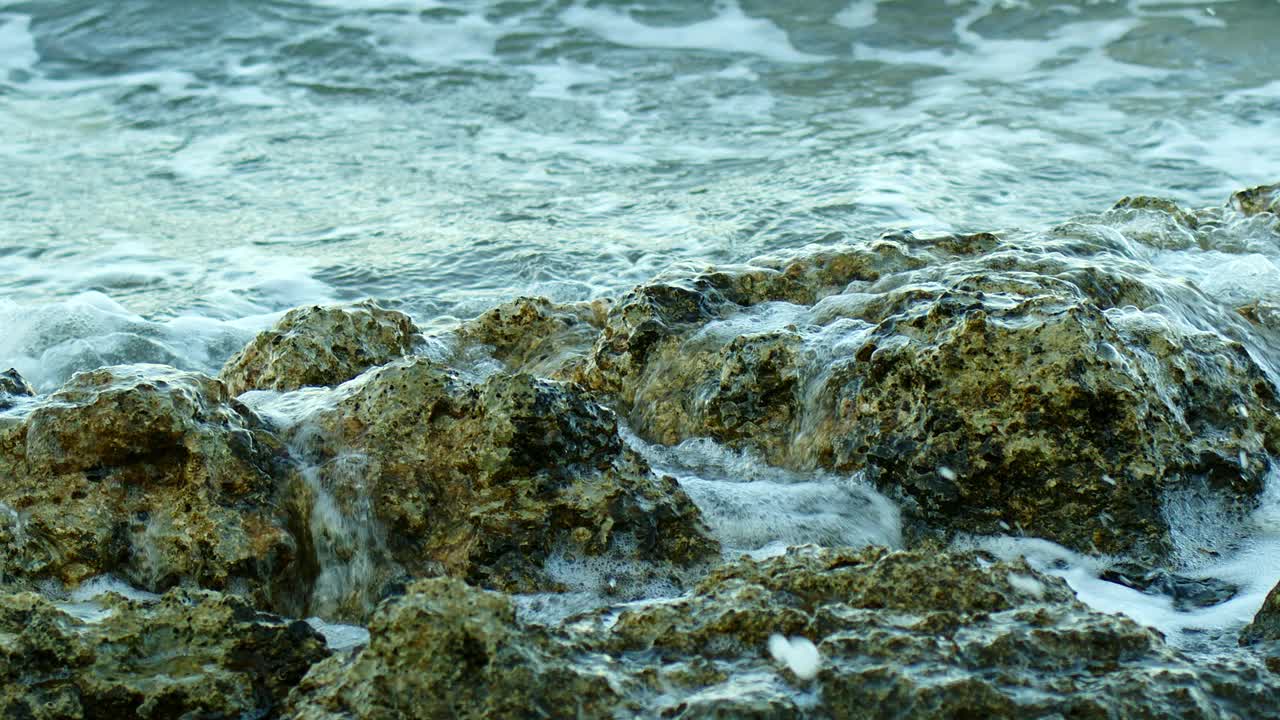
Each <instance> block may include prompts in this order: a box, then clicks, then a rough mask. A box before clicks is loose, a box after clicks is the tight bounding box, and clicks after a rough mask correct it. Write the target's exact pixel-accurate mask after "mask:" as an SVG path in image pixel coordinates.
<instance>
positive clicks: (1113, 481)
mask: <svg viewBox="0 0 1280 720" xmlns="http://www.w3.org/2000/svg"><path fill="white" fill-rule="evenodd" d="M1102 482H1104V483H1106V484H1108V485H1111V486H1113V487H1114V486H1115V484H1116V479H1115V478H1113V477H1111V476H1110V475H1103V476H1102Z"/></svg>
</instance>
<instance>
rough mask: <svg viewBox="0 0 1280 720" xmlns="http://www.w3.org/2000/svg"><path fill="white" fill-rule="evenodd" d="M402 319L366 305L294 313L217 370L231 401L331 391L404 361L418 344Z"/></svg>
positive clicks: (409, 324) (412, 328)
mask: <svg viewBox="0 0 1280 720" xmlns="http://www.w3.org/2000/svg"><path fill="white" fill-rule="evenodd" d="M420 337H421V336H420V335H419V334H418V329H417V327H415V326H414V324H413V321H412V320H410V319H409V316H408V315H405V314H404V313H401V312H397V311H395V310H386V309H383V308H381V307H379V306H378V305H376V304H375V303H373V302H372V301H368V300H366V301H364V302H360V303H355V304H353V305H343V306H339V305H329V306H321V305H313V306H309V307H300V308H294V309H293V310H290V311H289V312H287V313H285V316H284V317H283V318H281V319H280V321H279V322H277V323H276V324H275V327H273V328H271V329H270V330H267V331H265V332H262V333H259V334H258V336H257V337H256V338H254V339H253V341H252V342H250V343H249V345H248V346H247V347H245V348H244V349H243V350H241V351H240V352H238V353H236V355H235V356H234V357H232V358H231V359H230V360H228V361H227V364H226V365H225V366H223V368H222V372H221V373H220V374H219V377H220V378H221V379H222V381H223V382H225V383H226V384H227V387H228V389H229V390H230V391H231V394H232V395H239V394H241V393H243V392H245V391H246V390H281V391H285V390H296V389H298V388H300V387H308V386H327V385H337V384H339V383H343V382H346V381H347V380H350V379H351V378H353V377H355V376H357V375H359V374H360V373H362V372H364V371H365V370H367V369H369V368H371V367H376V366H378V365H384V364H386V363H388V362H391V361H392V360H395V359H396V358H400V357H403V356H405V355H408V354H409V352H410V351H411V350H412V349H413V346H414V344H415V343H416V342H417V341H418V340H419V339H420Z"/></svg>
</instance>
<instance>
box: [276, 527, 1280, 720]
mask: <svg viewBox="0 0 1280 720" xmlns="http://www.w3.org/2000/svg"><path fill="white" fill-rule="evenodd" d="M370 633H371V641H370V645H369V646H368V648H367V649H366V650H365V651H364V652H363V653H362V654H360V655H358V656H356V657H355V658H353V659H350V660H346V661H344V660H340V659H336V658H335V659H329V660H326V661H324V662H323V663H320V664H318V665H316V666H315V667H313V669H312V671H311V673H310V674H308V676H307V677H306V678H305V679H304V680H303V682H302V683H301V684H300V685H299V686H298V687H297V689H296V690H295V691H294V692H293V694H292V695H290V697H289V700H288V707H287V712H288V714H289V715H290V716H292V717H297V718H301V719H303V720H328V719H330V718H366V717H367V718H374V717H377V718H410V717H458V718H479V717H504V716H515V715H520V716H532V717H538V716H553V717H554V716H563V715H569V716H574V717H584V718H611V717H682V718H711V717H722V718H727V717H763V718H769V717H774V718H791V717H823V718H827V717H834V718H844V717H859V718H880V717H884V718H891V717H913V718H915V717H919V718H951V717H1002V718H1003V717H1010V718H1011V717H1049V716H1053V715H1054V713H1062V714H1064V715H1070V716H1072V717H1179V718H1218V717H1234V716H1240V717H1262V716H1268V717H1274V716H1275V710H1274V701H1273V698H1274V697H1275V695H1274V693H1275V692H1276V691H1277V689H1280V681H1277V680H1275V679H1272V678H1270V677H1269V676H1268V674H1267V673H1266V672H1264V671H1262V670H1260V668H1259V667H1258V665H1257V664H1255V663H1253V662H1250V661H1247V660H1240V661H1238V662H1235V661H1233V662H1226V661H1219V660H1203V659H1195V660H1193V659H1190V658H1188V657H1186V656H1183V655H1182V654H1180V653H1178V652H1177V651H1174V650H1172V649H1170V648H1169V647H1168V646H1166V645H1165V644H1164V642H1163V641H1162V640H1161V638H1160V636H1159V635H1158V634H1156V633H1154V632H1152V631H1150V630H1147V629H1145V628H1142V627H1140V626H1138V625H1137V624H1135V623H1133V622H1132V621H1130V620H1128V619H1126V618H1124V617H1121V616H1115V615H1104V614H1101V613H1096V612H1093V611H1090V610H1088V609H1087V608H1085V607H1084V606H1083V605H1081V604H1080V603H1079V602H1077V601H1076V600H1075V599H1074V597H1073V594H1072V592H1071V591H1070V589H1069V588H1068V587H1067V586H1066V585H1065V583H1063V582H1062V581H1061V580H1059V579H1057V578H1051V577H1047V576H1044V575H1040V574H1038V573H1037V572H1035V571H1034V570H1032V569H1030V568H1029V567H1027V566H1026V565H1025V564H1023V563H1021V562H1018V563H1006V562H993V561H992V560H991V559H990V558H984V557H981V556H977V555H973V554H968V553H951V552H927V553H925V552H897V553H895V552H889V551H887V550H884V549H882V548H872V549H866V550H862V551H852V550H847V549H846V550H827V549H817V548H803V549H793V550H792V551H790V552H789V553H788V554H787V555H786V556H784V557H779V558H773V559H770V560H766V561H763V562H755V561H750V560H743V561H741V562H737V563H733V564H730V565H727V566H724V567H722V568H720V569H718V570H717V571H715V572H713V573H712V574H710V575H709V576H708V577H707V578H706V579H705V580H704V581H703V582H701V583H700V584H699V585H698V586H697V588H696V589H695V590H694V591H693V593H692V594H690V595H688V596H686V597H682V598H679V599H676V600H665V601H658V602H651V603H641V604H632V605H629V606H627V607H625V608H614V609H609V610H604V611H600V612H598V613H593V614H589V615H587V616H584V617H581V618H578V619H577V620H574V621H571V622H569V623H567V624H565V625H563V626H560V627H558V628H550V629H549V628H546V627H544V626H537V625H528V624H525V623H523V622H522V621H520V620H519V619H518V618H517V616H516V614H515V612H514V609H513V606H512V604H511V601H510V600H509V599H508V598H506V597H504V596H502V595H500V594H497V593H492V592H486V591H482V590H477V589H475V588H472V587H469V586H467V585H465V584H463V583H461V582H459V581H457V580H444V579H432V580H423V581H418V582H415V583H414V584H412V585H411V586H409V588H408V592H407V593H406V594H405V595H404V596H402V597H399V598H396V599H394V600H392V601H389V602H387V603H386V604H384V605H383V606H382V607H381V608H380V609H379V610H378V612H377V613H376V614H375V616H374V618H373V620H372V621H371V624H370ZM775 634H780V635H783V636H784V637H791V638H805V639H808V640H809V641H811V642H812V643H813V644H814V645H815V646H816V647H817V650H818V654H819V657H818V666H817V668H816V674H815V676H814V677H813V679H806V678H802V677H798V676H797V675H796V674H795V673H794V672H793V671H792V670H791V669H790V668H789V667H788V665H787V664H786V663H785V662H779V661H778V660H775V659H774V658H773V657H772V655H771V653H770V650H769V645H770V638H771V637H773V636H774V635H775ZM775 642H776V641H775ZM804 669H805V671H806V675H808V671H809V670H811V669H813V668H811V667H806V668H804Z"/></svg>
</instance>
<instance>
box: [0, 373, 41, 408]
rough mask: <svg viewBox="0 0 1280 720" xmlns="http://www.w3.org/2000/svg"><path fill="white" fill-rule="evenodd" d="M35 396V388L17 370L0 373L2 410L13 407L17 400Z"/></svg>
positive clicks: (0, 402)
mask: <svg viewBox="0 0 1280 720" xmlns="http://www.w3.org/2000/svg"><path fill="white" fill-rule="evenodd" d="M35 394H36V391H35V388H33V387H31V385H30V383H28V382H27V381H26V379H25V378H23V377H22V375H21V374H19V373H18V371H17V370H14V369H13V368H9V369H8V370H5V371H4V372H2V373H0V410H7V409H9V408H11V407H13V405H14V400H15V399H16V398H24V397H32V396H33V395H35Z"/></svg>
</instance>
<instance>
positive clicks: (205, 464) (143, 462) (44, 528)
mask: <svg viewBox="0 0 1280 720" xmlns="http://www.w3.org/2000/svg"><path fill="white" fill-rule="evenodd" d="M289 472H290V469H289V466H288V464H287V461H286V456H285V455H284V451H283V448H282V446H281V445H280V443H279V441H278V440H277V439H276V438H275V437H274V436H273V435H272V434H271V433H270V432H269V431H268V430H267V429H266V428H265V427H264V426H263V425H262V423H261V421H260V420H259V419H258V418H257V417H256V416H255V415H254V414H253V413H251V412H250V411H249V410H248V409H247V408H245V407H244V406H242V405H240V404H239V403H237V402H236V401H234V400H233V399H232V398H231V397H230V396H229V395H228V393H227V390H226V388H225V386H223V384H222V383H221V382H219V381H217V380H214V379H213V378H210V377H207V376H204V375H201V374H199V373H191V372H182V371H178V370H174V369H173V368H168V367H164V366H158V365H127V366H117V367H110V368H104V369H101V370H96V371H94V372H89V373H80V374H78V375H76V376H75V377H73V378H72V379H71V380H70V381H68V382H67V384H66V385H64V386H63V387H62V388H61V389H60V390H58V391H57V392H55V393H53V394H52V395H50V396H48V397H47V398H44V399H42V400H41V401H40V402H38V403H36V404H34V405H33V406H32V407H31V409H30V410H29V412H28V414H26V415H25V416H24V417H23V418H22V419H21V420H20V421H19V422H15V423H12V424H9V425H6V426H4V427H3V428H0V578H2V577H10V578H17V579H23V578H26V579H52V580H56V581H60V582H62V583H64V584H66V585H68V586H75V585H77V584H78V583H80V582H81V581H83V580H85V579H86V578H89V577H91V576H95V575H100V574H103V573H114V574H116V575H118V576H120V577H121V578H123V579H125V580H127V581H129V582H130V583H132V584H134V585H136V586H139V587H142V588H146V589H147V590H151V591H157V592H162V591H164V590H165V589H167V588H170V587H173V586H175V585H199V586H201V587H207V588H214V589H223V588H229V587H232V586H235V587H240V588H243V589H244V590H245V592H247V593H248V594H249V595H250V596H251V597H253V598H254V599H255V601H256V602H258V603H259V604H260V605H262V606H268V607H289V606H290V602H289V597H290V595H291V594H292V592H293V591H292V588H293V587H295V586H296V584H297V580H296V578H295V574H296V572H297V570H298V566H297V564H296V561H297V552H296V550H297V548H296V544H295V542H294V540H293V537H292V535H291V534H290V532H289V530H288V528H287V521H286V520H285V519H284V518H283V517H282V516H283V515H284V513H283V512H281V509H280V505H281V504H282V493H283V491H284V487H283V485H284V479H285V478H287V477H288V476H289Z"/></svg>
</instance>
